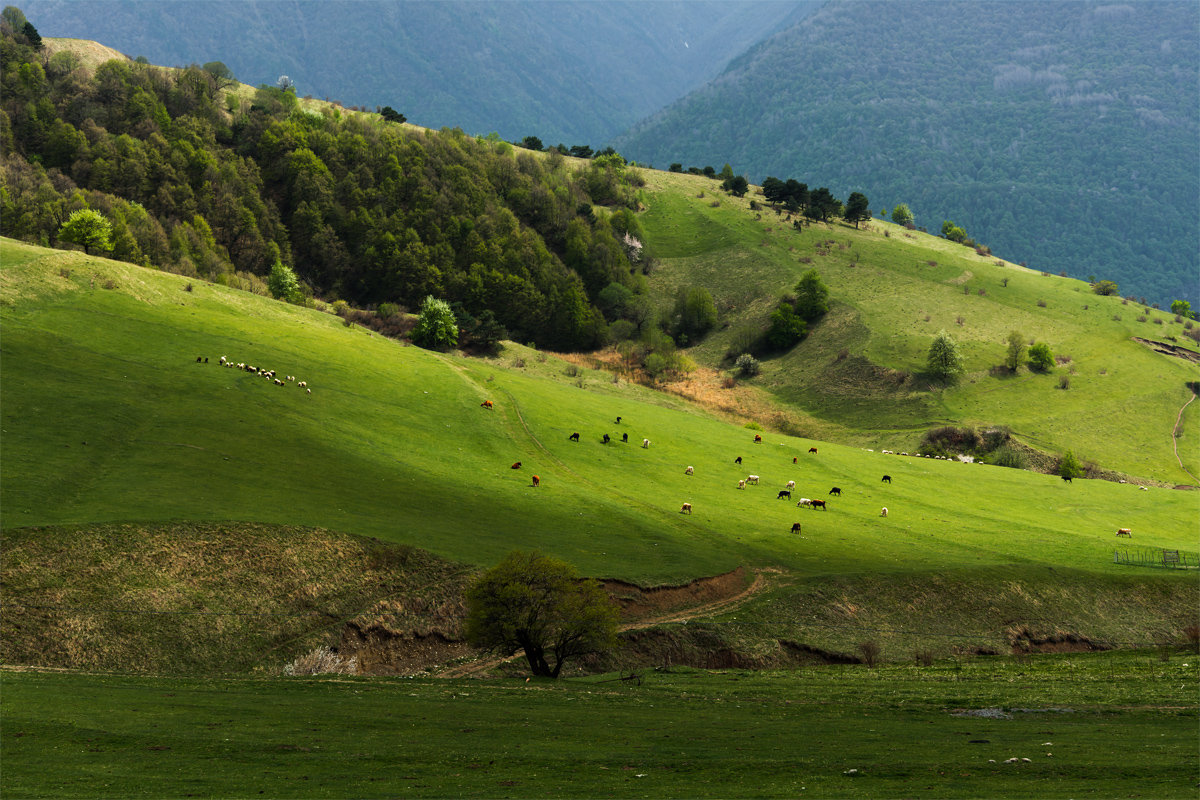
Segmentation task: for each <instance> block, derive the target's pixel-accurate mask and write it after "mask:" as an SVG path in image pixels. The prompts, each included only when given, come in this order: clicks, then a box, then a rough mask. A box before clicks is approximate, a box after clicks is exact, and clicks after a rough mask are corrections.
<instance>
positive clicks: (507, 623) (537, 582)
mask: <svg viewBox="0 0 1200 800" xmlns="http://www.w3.org/2000/svg"><path fill="white" fill-rule="evenodd" d="M467 606H468V611H467V620H466V625H465V633H466V638H467V641H469V642H470V643H471V644H473V645H475V646H476V647H482V648H486V649H489V650H495V651H499V652H502V653H505V654H507V653H511V652H513V651H514V650H521V651H522V652H524V654H525V659H526V660H527V661H528V662H529V668H530V670H531V671H532V672H533V674H534V675H538V676H542V677H547V678H557V677H558V676H559V673H560V672H561V671H562V667H563V664H564V663H565V662H566V661H567V660H568V659H571V658H578V657H579V656H582V655H587V654H590V653H597V652H603V651H604V650H607V649H610V648H612V647H614V646H615V645H616V633H617V608H616V606H615V605H614V604H613V603H612V601H611V600H610V599H609V598H608V595H607V594H606V593H605V591H604V588H603V587H602V586H601V585H600V584H599V583H598V582H597V581H595V580H593V579H582V578H580V577H579V574H578V573H577V572H576V570H575V568H574V567H572V566H571V565H570V564H567V563H566V562H564V561H559V560H558V559H554V558H551V557H549V556H546V555H543V554H541V553H538V552H532V553H522V552H513V553H509V554H508V556H506V557H505V558H504V560H503V561H501V562H500V563H499V564H497V565H496V566H494V567H492V568H491V569H490V570H488V571H487V572H485V573H484V574H483V575H481V576H480V577H479V579H478V580H477V581H475V583H474V585H472V586H471V588H470V589H468V590H467Z"/></svg>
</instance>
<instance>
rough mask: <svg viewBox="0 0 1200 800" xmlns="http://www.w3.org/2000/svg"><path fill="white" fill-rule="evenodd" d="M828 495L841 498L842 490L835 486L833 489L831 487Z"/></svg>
mask: <svg viewBox="0 0 1200 800" xmlns="http://www.w3.org/2000/svg"><path fill="white" fill-rule="evenodd" d="M829 493H830V494H832V495H836V496H837V497H841V496H842V490H841V489H839V488H838V487H836V486H835V487H833V488H832V489H830V490H829Z"/></svg>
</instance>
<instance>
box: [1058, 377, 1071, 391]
mask: <svg viewBox="0 0 1200 800" xmlns="http://www.w3.org/2000/svg"><path fill="white" fill-rule="evenodd" d="M1058 388H1060V389H1070V388H1071V378H1070V377H1069V376H1067V375H1062V376H1060V377H1059V379H1058Z"/></svg>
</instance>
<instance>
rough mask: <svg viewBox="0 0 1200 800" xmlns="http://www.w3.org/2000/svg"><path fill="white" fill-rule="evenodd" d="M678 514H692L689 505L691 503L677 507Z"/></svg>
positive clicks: (690, 505)
mask: <svg viewBox="0 0 1200 800" xmlns="http://www.w3.org/2000/svg"><path fill="white" fill-rule="evenodd" d="M679 513H680V514H690V513H692V504H691V503H684V504H683V505H682V506H680V507H679Z"/></svg>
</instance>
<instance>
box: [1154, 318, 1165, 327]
mask: <svg viewBox="0 0 1200 800" xmlns="http://www.w3.org/2000/svg"><path fill="white" fill-rule="evenodd" d="M1154 324H1155V325H1162V324H1163V321H1162V317H1155V318H1154Z"/></svg>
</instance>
